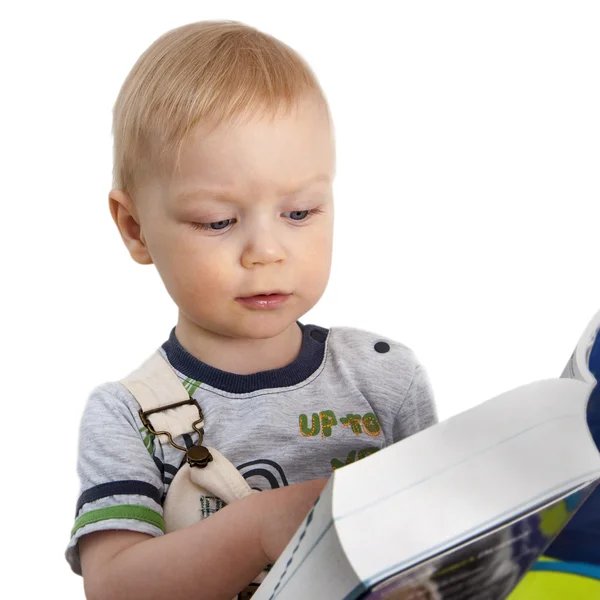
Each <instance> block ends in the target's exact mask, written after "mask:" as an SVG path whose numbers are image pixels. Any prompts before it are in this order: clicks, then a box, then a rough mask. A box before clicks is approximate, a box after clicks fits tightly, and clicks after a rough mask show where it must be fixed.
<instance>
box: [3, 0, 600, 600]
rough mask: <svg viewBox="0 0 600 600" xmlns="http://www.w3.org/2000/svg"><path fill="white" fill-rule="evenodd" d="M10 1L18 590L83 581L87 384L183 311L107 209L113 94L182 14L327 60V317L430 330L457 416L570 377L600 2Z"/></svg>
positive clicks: (14, 574)
mask: <svg viewBox="0 0 600 600" xmlns="http://www.w3.org/2000/svg"><path fill="white" fill-rule="evenodd" d="M2 13H3V14H2V17H1V18H0V21H1V23H2V25H1V27H2V36H0V44H1V46H2V47H1V48H0V50H1V54H0V55H1V57H2V58H1V59H0V60H1V61H2V94H1V96H0V102H1V103H2V110H1V112H0V119H1V122H2V145H3V149H2V162H1V169H2V188H1V190H2V195H3V198H2V212H1V215H2V216H1V218H0V223H1V232H2V235H1V239H0V243H1V244H2V248H1V250H2V274H3V277H2V282H3V283H2V287H3V290H4V292H3V294H2V311H1V314H2V317H1V318H2V323H1V326H2V334H3V342H4V344H3V350H2V355H3V357H4V369H3V378H2V379H3V384H4V390H5V391H4V393H3V402H2V419H1V421H2V432H3V435H4V438H5V439H4V444H3V448H4V452H5V455H4V464H5V469H4V476H3V483H2V494H1V497H2V500H1V502H2V505H3V508H2V517H3V533H2V544H3V545H4V549H3V552H7V553H8V554H7V557H5V558H4V559H3V560H2V563H3V568H2V570H3V571H4V570H5V569H6V571H7V573H6V574H5V575H4V576H3V579H2V581H1V582H0V586H1V587H0V595H2V596H4V595H5V592H7V593H10V595H7V596H6V597H13V598H34V597H36V598H37V597H42V596H45V595H46V594H48V595H49V596H51V597H55V596H56V597H58V596H60V597H61V598H63V599H65V600H67V599H71V598H83V591H82V585H81V579H80V578H78V577H76V576H75V575H72V574H71V573H70V571H69V568H68V566H67V564H66V562H65V561H64V559H63V551H64V548H65V546H66V544H67V542H68V538H69V530H70V528H71V526H72V522H73V517H74V508H75V501H76V498H77V494H78V487H77V486H78V484H77V479H76V475H75V458H76V446H77V427H78V423H79V418H80V414H81V411H82V408H83V404H84V402H85V399H86V396H87V394H88V393H89V391H90V390H91V389H92V388H93V387H94V386H96V385H97V384H99V383H101V382H103V381H106V380H109V379H115V378H119V377H121V376H123V375H125V374H126V373H127V372H129V370H131V369H133V368H134V367H136V366H137V365H138V363H139V362H140V361H141V360H142V359H144V358H145V357H146V356H147V355H148V354H149V353H150V352H151V351H152V350H153V349H154V348H155V347H156V346H157V345H159V344H160V343H161V342H162V341H164V339H165V338H166V336H167V335H168V333H169V331H170V328H171V327H172V325H173V324H174V320H175V317H176V312H175V309H174V306H173V305H172V303H171V300H170V299H169V297H168V296H167V294H166V292H165V291H164V290H163V289H162V288H161V284H160V281H159V278H158V276H157V275H156V273H155V272H154V270H153V267H141V266H139V265H137V264H135V263H134V262H133V261H132V260H131V259H130V258H129V257H128V255H127V253H126V251H125V248H124V247H123V246H122V244H121V242H120V239H119V237H118V235H117V230H116V228H115V227H114V225H113V223H112V221H111V219H110V216H109V212H108V208H107V207H108V204H107V193H108V190H109V186H110V171H111V138H110V126H111V109H112V104H113V102H114V100H115V97H116V95H117V93H118V90H119V87H120V85H121V82H122V80H123V78H124V77H125V75H126V74H127V72H128V70H129V69H130V68H131V66H132V65H133V63H134V62H135V60H136V59H137V57H138V56H139V54H140V53H141V52H142V51H143V50H144V49H145V48H146V47H147V46H148V45H149V44H150V43H151V42H152V41H153V40H154V39H155V38H156V37H158V36H159V35H161V34H162V33H164V32H165V31H166V30H168V29H171V28H173V27H176V26H179V25H182V24H184V23H187V22H190V21H196V20H201V19H207V18H231V19H236V20H241V21H244V22H246V23H248V24H251V25H254V26H256V27H258V28H261V29H263V30H265V31H267V32H269V33H272V34H274V35H275V36H277V37H279V38H281V39H282V40H284V41H285V42H287V43H288V44H289V45H291V46H292V47H294V48H295V49H297V50H298V51H299V52H300V53H301V54H302V55H303V56H304V57H305V58H306V59H307V60H308V61H309V62H310V63H311V64H312V66H313V68H314V70H315V72H316V73H317V76H318V77H319V78H320V80H321V82H322V84H323V86H324V88H325V90H326V93H327V94H328V97H329V100H330V103H331V107H332V111H333V114H334V118H335V123H336V128H337V139H338V156H339V162H338V178H337V183H336V201H337V209H336V210H337V223H336V240H335V242H336V250H335V257H334V267H333V274H332V278H331V281H330V286H329V288H328V290H327V292H326V295H325V296H324V298H323V300H322V301H321V303H320V304H319V305H318V307H316V308H315V309H314V310H313V311H312V312H311V313H310V314H308V315H307V316H306V317H305V318H304V321H305V322H315V323H318V324H320V325H324V326H332V325H352V326H355V327H360V328H364V329H370V330H372V331H375V332H378V333H381V334H384V335H386V336H389V337H392V338H394V339H397V340H400V341H402V342H404V343H405V344H407V345H409V346H411V347H412V348H414V350H415V351H416V352H417V354H418V356H419V358H420V359H421V361H422V362H423V363H424V365H425V366H426V368H427V369H428V371H429V373H430V377H431V380H432V383H433V386H434V389H435V392H436V396H437V400H438V403H439V412H440V416H441V417H442V418H446V417H449V416H451V415H453V414H456V413H457V412H460V411H462V410H464V409H466V408H469V407H471V406H473V405H475V404H477V403H479V402H482V401H484V400H486V399H487V398H489V397H491V396H494V395H496V394H499V393H501V392H503V391H505V390H507V389H509V388H511V387H516V386H518V385H521V384H524V383H527V382H529V381H531V380H535V379H540V378H546V377H554V376H558V375H559V374H560V373H561V371H562V368H563V366H564V364H565V363H566V361H567V359H568V357H569V354H570V352H571V349H572V347H573V346H574V345H575V343H576V341H577V339H578V338H579V335H580V333H581V332H582V331H583V329H584V327H585V325H586V324H587V322H588V321H589V319H590V318H591V317H592V315H593V314H594V313H595V312H596V311H597V310H598V309H600V277H599V271H598V251H597V247H598V241H597V238H596V234H597V232H598V225H599V221H600V219H599V217H600V208H599V204H598V199H599V197H600V177H599V167H600V110H599V107H600V77H599V69H600V36H599V35H598V31H600V5H599V4H598V3H597V2H593V1H592V2H567V1H564V2H551V1H548V0H546V1H544V2H530V1H524V0H521V1H518V2H508V1H506V0H505V1H503V2H458V1H456V2H429V1H420V2H381V1H379V2H377V1H374V0H370V1H369V2H364V3H351V2H325V1H320V2H309V1H306V0H304V1H302V2H295V3H288V2H259V1H253V2H247V1H244V2H225V1H221V2H200V1H196V2H160V3H158V2H148V1H145V2H118V3H117V2H112V3H111V2H102V3H95V4H90V3H87V2H77V3H76V2H72V3H69V2H56V1H55V2H37V3H35V2H34V3H32V2H19V3H16V2H14V3H11V4H8V3H7V5H6V7H4V8H3V9H2ZM7 435H8V440H6V436H7Z"/></svg>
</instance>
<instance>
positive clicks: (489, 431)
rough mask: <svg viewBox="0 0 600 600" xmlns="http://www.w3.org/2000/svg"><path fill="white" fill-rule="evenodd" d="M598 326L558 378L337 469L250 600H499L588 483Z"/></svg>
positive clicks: (599, 318)
mask: <svg viewBox="0 0 600 600" xmlns="http://www.w3.org/2000/svg"><path fill="white" fill-rule="evenodd" d="M599 329H600V312H599V313H598V314H597V315H596V316H595V317H594V319H593V320H592V321H591V323H590V324H589V326H588V328H587V329H586V331H585V333H584V335H583V336H582V337H581V339H580V341H579V343H578V345H577V347H576V349H575V352H574V353H573V355H572V357H571V360H570V361H569V363H568V365H567V368H566V369H565V372H564V373H563V376H562V377H561V378H557V379H550V380H544V381H538V382H535V383H530V384H529V385H525V386H522V387H519V388H517V389H514V390H511V391H509V392H506V393H504V394H501V395H500V396H497V397H496V398H493V399H491V400H488V401H487V402H484V403H483V404H481V405H479V406H477V407H475V408H473V409H470V410H468V411H466V412H464V413H462V414H459V415H456V416H455V417H452V418H450V419H448V420H447V421H444V422H442V423H439V424H437V425H435V426H433V427H431V428H429V429H427V430H424V431H421V432H419V433H417V434H415V435H413V436H411V437H410V438H407V439H405V440H403V441H401V442H398V443H397V444H394V445H392V446H390V447H388V448H386V449H384V450H381V451H380V452H378V453H377V454H374V455H372V456H370V457H368V458H365V459H363V460H362V461H359V462H356V463H353V464H350V465H348V466H345V467H344V468H342V469H338V470H336V471H335V473H334V474H333V475H332V477H331V479H330V481H329V483H328V484H327V486H326V487H325V489H324V491H323V493H322V494H321V496H320V498H319V499H318V501H317V502H316V503H315V505H314V507H313V509H312V510H311V511H310V513H309V514H308V516H307V517H306V519H305V520H304V522H303V524H302V525H301V527H300V528H299V529H298V531H297V533H296V534H295V536H294V537H293V539H292V540H291V542H290V544H289V545H288V546H287V548H286V549H285V550H284V552H283V554H282V556H281V557H280V558H279V560H278V561H277V562H276V563H275V565H274V566H273V568H272V569H271V571H270V573H269V575H268V576H267V578H266V579H265V580H264V582H263V584H262V585H261V586H260V588H259V589H258V591H257V592H256V594H255V595H254V597H253V598H254V600H275V599H279V600H296V599H301V598H318V599H323V600H342V599H344V600H351V599H358V598H369V599H373V600H375V599H376V600H384V599H389V600H408V599H410V600H468V599H469V598H487V599H489V600H495V599H498V600H501V599H503V598H506V596H507V595H508V594H509V593H510V591H511V590H512V589H513V588H514V587H515V586H516V584H517V583H518V581H519V580H520V579H521V577H522V576H523V575H524V574H525V573H526V571H527V570H528V569H529V568H530V567H531V566H532V565H533V563H534V562H535V561H536V560H537V559H538V557H539V556H540V555H541V554H542V553H543V552H544V550H545V549H546V547H547V546H548V545H549V544H550V542H551V541H552V540H553V539H554V538H555V537H556V535H557V534H558V533H559V532H560V531H561V530H562V529H563V528H564V526H565V525H566V524H567V522H568V521H569V519H570V518H571V517H572V516H573V514H574V513H575V511H576V510H577V509H578V508H579V507H580V506H581V504H582V503H583V502H584V501H585V499H586V498H587V497H588V496H589V495H590V494H591V493H592V491H593V489H594V487H595V486H596V484H597V482H598V481H599V480H600V447H599V446H598V445H597V444H599V445H600V439H596V440H594V438H593V437H592V435H591V431H590V425H589V422H588V418H590V415H592V414H595V415H597V414H598V411H600V393H592V391H593V389H594V386H595V384H596V380H595V378H594V375H593V373H595V374H596V375H598V374H599V371H600V364H598V363H600V356H599V355H600V335H598V336H597V333H598V331H599ZM592 355H593V356H595V357H596V358H595V360H596V366H595V367H594V366H593V365H592V364H591V362H590V356H592ZM592 362H593V361H592ZM599 390H600V388H599ZM595 418H598V417H595Z"/></svg>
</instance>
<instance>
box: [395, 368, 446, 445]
mask: <svg viewBox="0 0 600 600" xmlns="http://www.w3.org/2000/svg"><path fill="white" fill-rule="evenodd" d="M437 421H438V417H437V410H436V406H435V400H434V396H433V390H432V388H431V382H430V381H429V376H428V374H427V371H426V370H425V368H424V367H423V366H422V365H421V364H420V363H418V362H417V364H416V366H415V371H414V375H413V378H412V381H411V383H410V386H409V387H408V390H407V392H406V396H405V398H404V400H403V401H402V403H401V405H400V408H399V409H398V412H397V413H396V416H395V418H394V425H393V437H394V442H399V441H400V440H402V439H404V438H407V437H408V436H410V435H413V434H414V433H417V432H419V431H422V430H423V429H427V428H428V427H431V426H432V425H435V423H437Z"/></svg>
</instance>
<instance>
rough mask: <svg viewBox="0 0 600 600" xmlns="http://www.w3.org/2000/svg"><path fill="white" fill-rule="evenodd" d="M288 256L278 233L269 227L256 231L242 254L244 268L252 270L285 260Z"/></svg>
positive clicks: (251, 235)
mask: <svg viewBox="0 0 600 600" xmlns="http://www.w3.org/2000/svg"><path fill="white" fill-rule="evenodd" d="M286 256H287V254H286V251H285V249H284V246H283V244H282V242H281V240H280V239H279V238H278V236H277V235H276V233H275V232H274V231H272V230H271V229H269V228H267V227H262V228H260V229H257V230H254V231H253V232H252V233H251V234H250V235H249V238H248V240H247V242H246V245H245V247H244V251H243V252H242V261H241V262H242V266H243V267H244V268H246V269H251V268H253V267H255V266H258V265H267V264H271V263H275V262H280V261H282V260H285V258H286Z"/></svg>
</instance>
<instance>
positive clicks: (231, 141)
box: [173, 109, 335, 195]
mask: <svg viewBox="0 0 600 600" xmlns="http://www.w3.org/2000/svg"><path fill="white" fill-rule="evenodd" d="M334 169H335V149H334V141H333V135H332V131H331V125H330V123H329V120H328V119H327V117H326V115H323V114H322V112H320V111H318V110H310V109H308V110H302V111H297V112H294V113H290V114H288V115H276V116H270V117H268V116H265V117H262V118H253V119H248V120H246V121H242V122H239V123H236V124H235V125H231V124H225V125H221V126H218V127H213V128H211V129H204V128H202V127H198V128H197V130H196V131H195V132H194V133H193V135H191V136H190V138H189V139H188V140H187V141H186V142H185V143H184V144H183V145H182V148H181V153H180V156H179V161H178V168H177V169H176V171H175V173H174V180H173V184H174V187H175V188H179V189H177V194H178V195H180V194H186V193H187V192H188V190H189V189H193V188H194V187H208V188H216V189H218V188H223V189H225V188H228V189H232V190H234V189H235V188H236V187H237V186H244V187H247V186H248V185H249V184H251V183H252V184H256V185H259V184H260V183H261V182H262V183H265V185H268V186H269V187H273V186H279V187H281V188H282V189H283V188H286V189H287V188H290V187H291V188H293V187H294V186H298V187H307V186H308V183H307V182H311V183H312V182H313V181H314V182H315V183H319V182H320V183H323V182H326V181H328V180H329V181H330V180H331V179H333V173H334Z"/></svg>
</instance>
